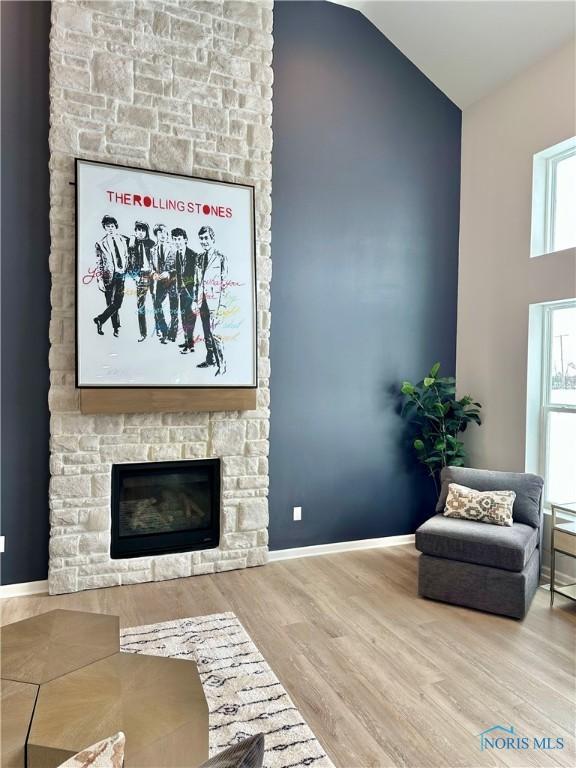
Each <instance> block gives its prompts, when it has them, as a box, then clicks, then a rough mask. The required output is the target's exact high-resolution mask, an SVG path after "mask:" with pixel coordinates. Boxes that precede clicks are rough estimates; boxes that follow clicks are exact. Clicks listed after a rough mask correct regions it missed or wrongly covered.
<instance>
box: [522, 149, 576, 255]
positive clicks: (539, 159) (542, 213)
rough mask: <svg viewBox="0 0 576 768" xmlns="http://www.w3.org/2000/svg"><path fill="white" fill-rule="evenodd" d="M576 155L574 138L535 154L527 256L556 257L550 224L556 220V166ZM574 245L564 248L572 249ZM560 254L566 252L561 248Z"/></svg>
mask: <svg viewBox="0 0 576 768" xmlns="http://www.w3.org/2000/svg"><path fill="white" fill-rule="evenodd" d="M573 155H576V136H573V137H571V138H569V139H566V140H565V141H561V142H560V143H559V144H555V145H554V146H553V147H548V149H544V150H542V151H541V152H537V153H536V154H535V155H534V158H533V166H532V229H531V237H530V256H531V258H534V257H537V256H545V255H546V254H548V253H556V251H555V246H554V223H555V218H556V171H557V168H558V164H559V163H561V162H562V161H563V160H567V159H568V158H569V157H572V156H573ZM575 247H576V243H574V244H573V245H571V246H568V248H575ZM562 250H567V249H566V248H562Z"/></svg>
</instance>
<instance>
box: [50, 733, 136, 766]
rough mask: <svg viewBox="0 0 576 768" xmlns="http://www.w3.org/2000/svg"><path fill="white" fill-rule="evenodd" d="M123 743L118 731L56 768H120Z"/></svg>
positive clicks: (121, 734)
mask: <svg viewBox="0 0 576 768" xmlns="http://www.w3.org/2000/svg"><path fill="white" fill-rule="evenodd" d="M125 741H126V739H125V738H124V734H123V733H122V731H119V732H118V733H116V734H115V735H114V736H110V737H109V738H107V739H103V740H102V741H98V742H97V743H96V744H92V746H90V747H86V749H83V750H82V752H78V754H77V755H73V756H72V757H69V758H68V760H66V762H65V763H62V765H60V766H59V767H58V768H122V765H123V763H124V743H125Z"/></svg>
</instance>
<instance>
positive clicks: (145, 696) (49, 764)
mask: <svg viewBox="0 0 576 768" xmlns="http://www.w3.org/2000/svg"><path fill="white" fill-rule="evenodd" d="M117 731H124V734H125V735H126V753H125V758H124V766H125V768H130V767H131V766H139V768H158V766H162V768H177V767H180V766H181V767H182V768H192V767H193V766H196V765H199V764H200V763H202V762H204V760H206V759H207V758H208V705H207V704H206V699H205V697H204V691H203V690H202V684H201V682H200V677H199V675H198V670H197V669H196V665H195V664H194V663H193V662H190V661H188V660H186V659H167V658H162V657H160V656H144V655H141V654H132V653H117V654H115V655H114V656H109V657H108V658H106V659H103V660H102V661H97V662H95V663H94V664H89V665H88V666H87V667H83V668H82V669H78V670H76V671H75V672H71V673H70V674H67V675H64V676H63V677H59V678H58V679H57V680H52V681H51V682H50V683H46V684H45V685H42V686H41V687H40V691H39V694H38V701H37V704H36V709H35V712H34V717H33V719H32V727H31V728H30V735H29V737H28V768H53V766H58V765H59V764H60V763H63V762H64V761H65V760H67V759H68V758H69V757H71V756H72V755H74V754H75V753H76V752H79V751H80V750H81V749H83V748H84V747H86V746H88V745H89V744H92V743H94V742H96V741H99V740H100V739H104V738H106V737H107V736H110V735H111V734H113V733H116V732H117Z"/></svg>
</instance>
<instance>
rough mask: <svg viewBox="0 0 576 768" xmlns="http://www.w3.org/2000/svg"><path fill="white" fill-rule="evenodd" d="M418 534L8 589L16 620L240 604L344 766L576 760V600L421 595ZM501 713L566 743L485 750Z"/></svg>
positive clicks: (131, 618)
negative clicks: (466, 604)
mask: <svg viewBox="0 0 576 768" xmlns="http://www.w3.org/2000/svg"><path fill="white" fill-rule="evenodd" d="M416 568H417V553H416V552H415V550H414V548H413V547H412V546H402V547H394V548H389V549H382V550H367V551H360V552H350V553H342V554H336V555H325V556H322V557H314V558H305V559H300V560H289V561H284V562H278V563H272V564H270V565H267V566H265V567H263V568H251V569H248V570H244V571H230V572H227V573H219V574H216V575H213V576H196V577H194V578H191V579H181V580H176V581H166V582H159V583H154V584H139V585H134V586H126V587H114V588H111V589H100V590H93V591H90V592H82V593H79V594H75V595H63V596H58V597H48V596H33V597H20V598H11V599H5V600H2V601H0V611H1V616H0V621H1V622H2V623H3V624H6V623H9V622H12V621H17V620H19V619H22V618H25V617H27V616H33V615H36V614H38V613H42V612H44V611H48V610H51V609H53V608H70V609H78V610H83V611H96V612H108V613H113V614H117V615H119V616H120V622H121V625H122V626H133V625H137V624H148V623H151V622H156V621H166V620H168V619H174V618H178V617H184V616H198V615H202V614H207V613H216V612H221V611H233V612H234V613H236V615H237V616H238V617H239V618H240V620H241V621H242V623H243V624H244V626H245V627H246V629H247V630H248V632H249V634H250V635H251V637H252V638H253V640H254V641H255V643H256V644H257V645H258V647H259V648H260V650H261V651H262V653H263V654H264V656H265V657H266V659H267V660H268V662H269V663H270V665H271V666H272V668H273V669H274V671H275V672H276V674H277V675H278V677H279V678H280V680H281V681H282V683H283V685H284V686H285V687H286V689H287V690H288V692H289V693H290V695H291V696H292V698H293V699H294V701H295V703H296V705H297V706H298V707H299V708H300V710H301V712H302V713H303V715H304V717H305V718H306V719H307V721H308V722H309V724H310V726H311V728H312V730H313V731H314V732H315V734H316V735H317V737H318V738H319V739H320V741H321V742H322V744H323V745H324V747H325V749H326V750H327V752H328V753H329V754H330V756H331V758H332V760H333V761H334V763H335V764H336V765H337V766H339V767H342V768H360V767H361V766H362V767H364V766H375V767H376V766H378V768H380V767H382V768H384V767H385V766H386V767H388V766H409V767H410V768H445V767H446V766H448V767H449V768H452V767H454V768H459V767H460V766H467V767H470V768H476V767H477V766H478V767H480V766H501V765H506V766H514V768H531V767H532V766H538V767H540V766H542V768H546V767H547V766H550V767H551V768H552V767H553V766H574V765H576V755H575V752H574V736H573V734H574V727H575V659H576V604H575V603H572V602H570V601H568V600H565V599H564V598H561V597H557V598H556V606H555V607H554V608H553V609H550V608H549V606H548V599H549V595H548V593H547V592H545V591H544V590H538V592H537V594H536V598H535V600H534V603H533V605H532V608H531V610H530V613H529V615H528V617H527V618H526V619H525V620H524V621H523V622H518V621H515V620H512V619H505V618H501V617H497V616H491V615H488V614H482V613H477V612H475V611H470V610H467V609H464V608H456V607H454V606H448V605H443V604H441V603H434V602H432V601H428V600H423V599H421V598H418V597H417V595H416ZM495 724H503V725H506V726H509V725H513V726H514V727H515V729H516V734H517V735H518V736H528V737H530V739H531V740H532V737H534V736H537V737H539V738H541V737H545V736H548V737H552V738H553V739H555V738H556V737H559V736H561V737H563V739H564V743H565V744H566V747H565V748H564V750H562V751H560V750H550V751H543V750H534V749H532V748H531V749H529V750H525V751H511V750H508V751H498V752H493V751H484V752H481V751H480V748H479V739H478V734H479V733H480V732H481V731H483V730H484V729H485V728H488V727H490V726H492V725H495Z"/></svg>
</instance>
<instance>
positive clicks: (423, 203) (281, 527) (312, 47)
mask: <svg viewBox="0 0 576 768" xmlns="http://www.w3.org/2000/svg"><path fill="white" fill-rule="evenodd" d="M274 78H275V79H274V114H273V130H274V149H273V155H272V160H273V164H272V165H273V190H272V197H273V201H272V259H273V278H272V330H271V363H272V378H271V419H272V420H271V442H270V451H271V453H270V546H271V548H272V549H282V548H285V547H295V546H306V545H312V544H321V543H328V542H337V541H347V540H354V539H364V538H372V537H378V536H393V535H398V534H405V533H410V532H413V531H414V529H415V528H416V527H417V525H418V524H419V523H420V521H422V520H423V519H424V518H426V517H427V516H429V515H430V514H431V513H432V509H433V507H432V503H433V493H432V489H431V487H430V485H429V481H428V480H426V479H425V478H424V476H423V474H422V473H421V471H420V470H419V469H418V468H417V467H416V466H415V463H414V461H413V459H412V457H411V453H410V452H409V451H408V450H407V449H406V446H405V445H404V442H403V430H404V427H403V423H402V421H401V419H400V418H399V416H398V413H397V403H398V400H397V397H396V396H395V394H394V392H395V391H397V388H398V385H399V383H400V382H401V380H402V379H404V378H409V379H410V378H414V379H418V378H421V377H422V376H423V375H424V374H425V372H426V371H427V370H428V369H429V368H430V366H431V365H432V364H433V363H434V362H435V361H436V360H439V361H441V363H442V371H443V372H444V373H445V374H453V373H454V369H455V351H456V290H457V258H458V221H459V196H460V126H461V112H460V110H459V109H458V108H457V107H456V106H455V105H454V104H453V103H452V102H451V101H450V100H449V99H448V98H447V97H446V96H445V95H444V94H442V93H441V92H440V91H439V90H438V89H437V88H436V87H435V86H434V85H433V84H432V83H431V82H430V81H429V80H428V79H427V78H426V77H425V76H424V75H423V74H422V73H421V72H420V71H419V70H418V69H417V68H416V67H415V66H414V65H413V64H411V62H410V61H409V60H408V59H406V58H405V57H404V56H403V55H402V54H401V53H400V52H399V51H398V49H397V48H395V47H394V46H393V45H392V44H391V43H390V42H389V41H388V40H387V39H386V38H385V37H384V36H383V35H382V34H381V33H380V32H379V31H378V30H377V29H376V28H375V27H373V26H372V25H371V24H370V22H368V21H367V20H366V19H365V18H364V17H363V16H362V15H361V14H360V13H358V12H356V11H352V10H350V9H347V8H344V7H341V6H338V5H333V4H331V3H323V2H306V3H301V2H280V3H276V4H275V7H274ZM295 505H301V506H302V507H303V519H302V522H298V523H295V522H293V521H292V507H293V506H295Z"/></svg>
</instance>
